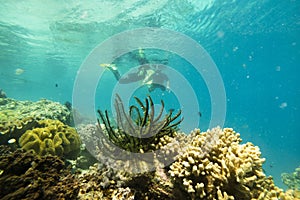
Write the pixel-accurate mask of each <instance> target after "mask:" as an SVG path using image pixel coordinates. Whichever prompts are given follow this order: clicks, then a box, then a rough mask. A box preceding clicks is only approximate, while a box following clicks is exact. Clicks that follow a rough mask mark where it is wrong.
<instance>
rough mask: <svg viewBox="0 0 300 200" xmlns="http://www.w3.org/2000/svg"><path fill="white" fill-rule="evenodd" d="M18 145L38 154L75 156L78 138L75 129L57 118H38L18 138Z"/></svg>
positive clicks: (78, 144) (78, 143)
mask: <svg viewBox="0 0 300 200" xmlns="http://www.w3.org/2000/svg"><path fill="white" fill-rule="evenodd" d="M19 144H20V146H21V147H22V148H23V149H25V150H31V151H34V152H35V153H37V154H39V155H47V154H51V155H57V156H64V157H66V158H76V156H77V155H78V153H79V151H80V138H79V135H78V134H77V132H76V130H75V129H74V128H72V127H69V126H67V125H65V124H63V123H62V122H60V121H58V120H51V119H46V120H40V121H38V125H37V126H36V127H35V128H34V129H32V130H27V131H26V132H25V133H24V134H23V135H22V136H21V137H20V139H19Z"/></svg>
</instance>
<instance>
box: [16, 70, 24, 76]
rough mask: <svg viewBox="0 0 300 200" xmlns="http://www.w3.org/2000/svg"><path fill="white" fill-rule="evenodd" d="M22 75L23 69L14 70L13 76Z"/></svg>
mask: <svg viewBox="0 0 300 200" xmlns="http://www.w3.org/2000/svg"><path fill="white" fill-rule="evenodd" d="M23 73H24V69H21V68H18V69H16V70H15V75H21V74H23Z"/></svg>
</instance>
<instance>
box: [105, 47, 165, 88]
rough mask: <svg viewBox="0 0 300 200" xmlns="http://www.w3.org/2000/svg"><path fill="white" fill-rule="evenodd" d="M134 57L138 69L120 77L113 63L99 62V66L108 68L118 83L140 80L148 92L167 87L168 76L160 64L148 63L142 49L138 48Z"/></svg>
mask: <svg viewBox="0 0 300 200" xmlns="http://www.w3.org/2000/svg"><path fill="white" fill-rule="evenodd" d="M136 58H137V60H138V62H139V64H140V67H139V68H138V70H137V71H136V72H133V73H129V74H127V75H126V76H123V77H121V75H120V72H119V71H118V69H117V67H116V65H115V64H100V66H102V67H106V68H107V69H109V70H110V71H111V72H112V73H113V74H114V76H115V78H116V80H117V81H119V83H120V84H128V83H132V82H137V81H142V83H143V84H145V85H148V90H149V92H152V91H154V90H155V89H157V88H159V89H161V90H162V91H165V90H166V89H169V78H168V76H167V75H166V74H164V73H163V72H162V68H163V65H162V64H150V63H149V61H148V60H147V59H146V57H145V54H144V51H143V50H142V49H139V54H138V56H136ZM164 64H167V62H166V60H164ZM165 82H166V83H167V85H166V86H165V85H164V83H165Z"/></svg>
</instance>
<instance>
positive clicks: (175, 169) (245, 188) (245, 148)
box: [169, 128, 283, 199]
mask: <svg viewBox="0 0 300 200" xmlns="http://www.w3.org/2000/svg"><path fill="white" fill-rule="evenodd" d="M210 138H216V139H213V140H211V139H210ZM208 141H210V142H211V143H212V145H204V143H205V142H208ZM240 142H241V139H240V137H239V134H238V133H235V132H234V131H233V130H232V129H229V128H225V129H223V130H222V129H220V128H214V129H212V130H210V131H207V132H204V133H201V134H200V131H199V130H198V134H195V133H194V137H193V139H192V140H191V141H190V144H189V146H188V147H187V148H186V150H185V152H183V153H181V154H180V155H179V156H178V159H177V161H176V162H174V163H173V164H172V165H171V166H170V171H169V173H170V175H171V177H173V180H174V185H175V187H179V188H182V189H183V190H184V191H185V192H186V194H187V195H188V196H190V198H191V199H252V198H253V199H271V198H282V196H283V192H282V190H280V189H279V188H277V187H276V186H274V184H273V186H272V184H271V183H273V181H272V180H269V179H268V178H267V177H266V176H265V174H264V173H263V170H262V164H263V162H264V160H265V159H263V158H260V154H261V153H260V151H259V148H258V147H256V146H254V145H253V144H252V143H246V144H240ZM203 147H205V148H203ZM207 147H209V148H207ZM266 180H269V184H267V186H268V187H266V185H265V184H264V182H266ZM266 188H267V189H266Z"/></svg>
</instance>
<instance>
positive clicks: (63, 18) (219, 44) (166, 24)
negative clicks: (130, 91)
mask: <svg viewBox="0 0 300 200" xmlns="http://www.w3.org/2000/svg"><path fill="white" fill-rule="evenodd" d="M145 27H155V28H164V29H168V30H172V31H176V32H179V33H182V34H185V35H186V36H188V37H190V38H192V39H194V40H195V41H197V42H198V43H199V44H200V45H201V46H202V47H203V48H204V49H205V50H206V51H207V53H208V54H209V55H210V57H211V59H212V60H213V61H214V63H215V64H216V66H217V68H218V70H219V72H220V75H221V77H222V80H223V83H224V87H225V91H226V106H227V107H226V119H225V126H227V127H233V128H234V129H235V130H236V131H238V132H240V133H241V137H242V139H243V141H244V142H246V141H251V142H253V143H254V144H255V145H258V146H259V147H260V149H261V151H262V156H263V157H265V158H266V159H267V161H266V163H265V165H264V169H265V171H266V173H267V174H269V175H272V176H273V177H274V180H275V182H276V184H277V185H278V186H281V187H284V186H283V185H282V183H281V180H280V174H281V173H283V172H292V171H294V169H295V168H296V167H298V166H299V164H300V156H299V154H300V145H299V141H300V132H299V130H300V125H299V124H300V80H299V75H300V65H299V63H300V2H299V1H298V0H287V1H280V0H264V1H211V0H204V1H198V0H189V1H188V0H182V1H170V0H160V1H156V0H151V1H145V0H140V1H137V0H124V1H104V0H102V1H96V0H92V1H88V3H87V2H85V1H58V0H46V1H38V0H28V1H17V0H12V1H5V2H2V3H1V6H0V47H1V52H0V88H1V89H3V90H4V91H5V92H6V93H7V96H8V97H11V98H15V99H19V100H33V101H36V100H38V99H40V98H47V99H51V100H54V101H59V102H61V103H64V102H65V101H70V102H71V101H72V92H73V86H74V81H75V79H76V75H77V73H78V70H79V69H80V66H81V65H82V63H83V61H84V60H85V58H86V57H87V56H88V55H89V53H90V52H91V51H92V50H93V49H94V48H95V47H96V46H97V45H99V44H100V43H101V42H103V41H104V40H106V39H108V38H110V37H111V36H113V35H114V34H117V33H121V32H122V31H126V30H133V29H135V28H145ZM174 42H178V41H174ZM115 45H116V46H115V47H116V48H118V44H117V43H116V44H115ZM162 57H163V56H162ZM126 58H128V57H126V55H124V58H120V60H119V61H118V62H119V65H120V66H121V65H122V64H123V65H125V66H127V67H128V69H127V70H129V69H130V66H131V65H132V66H134V65H137V63H134V60H132V58H128V60H126ZM168 58H169V63H168V66H170V67H171V68H173V69H175V70H177V71H178V72H179V73H180V74H181V75H183V76H184V77H185V79H186V80H188V82H190V83H191V85H192V88H193V89H194V90H195V91H196V92H195V93H196V96H197V98H198V101H199V104H200V105H199V107H196V108H195V110H184V108H182V109H183V111H185V115H186V116H187V115H191V116H193V115H195V112H196V113H198V110H199V111H200V112H201V119H200V123H199V126H200V128H201V129H204V130H205V129H206V128H208V124H209V120H210V117H211V114H210V112H211V109H212V105H213V104H214V103H215V102H212V101H211V99H210V94H209V91H208V88H207V86H206V84H205V81H204V80H203V79H202V78H201V76H200V77H199V75H198V76H197V75H195V74H194V73H195V71H193V67H192V66H191V65H190V63H188V62H187V61H186V60H185V59H184V58H181V57H180V56H178V55H177V56H176V55H174V56H170V57H168ZM122 59H123V60H124V59H125V60H126V62H127V63H126V62H123V63H122ZM130 59H131V60H130ZM99 69H100V67H99ZM124 69H126V67H124ZM124 69H123V70H124ZM121 71H122V70H121ZM103 76H104V77H103V80H101V81H100V83H99V85H98V87H97V88H98V89H97V91H95V100H96V102H97V103H96V106H97V107H101V108H106V107H107V106H108V105H109V104H110V101H111V100H110V97H111V96H110V92H111V90H112V89H113V87H112V85H113V84H115V83H116V81H115V80H114V77H113V76H112V74H109V73H107V72H105V74H104V75H103ZM172 78H173V79H174V78H175V79H176V77H172ZM176 87H178V88H180V85H179V86H178V85H176V82H173V85H171V89H172V88H173V89H176ZM182 89H184V88H182ZM142 90H143V88H141V91H140V92H141V93H140V95H141V94H144V93H145V92H144V93H143V91H142ZM138 92H139V91H137V93H138ZM169 94H170V93H169ZM152 95H153V96H155V98H156V97H161V95H162V93H161V92H160V91H157V90H156V91H155V92H153V93H152ZM169 96H170V97H167V95H165V96H164V97H163V98H165V99H164V100H165V103H166V105H168V106H166V108H167V109H173V108H174V109H177V108H180V105H178V101H177V100H176V98H175V100H172V98H173V97H174V95H173V97H172V95H169ZM175 96H176V95H175ZM168 98H170V99H171V100H170V99H168ZM181 98H183V99H185V100H184V101H188V98H189V97H181ZM107 102H109V103H108V104H107ZM169 105H171V106H169Z"/></svg>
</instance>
